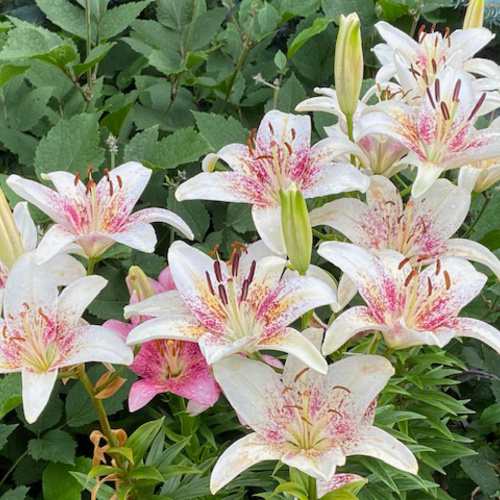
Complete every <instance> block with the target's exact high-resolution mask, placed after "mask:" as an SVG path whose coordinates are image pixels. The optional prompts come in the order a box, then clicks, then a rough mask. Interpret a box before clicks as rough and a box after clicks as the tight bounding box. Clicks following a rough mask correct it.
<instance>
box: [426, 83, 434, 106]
mask: <svg viewBox="0 0 500 500" xmlns="http://www.w3.org/2000/svg"><path fill="white" fill-rule="evenodd" d="M425 91H426V93H427V97H428V98H429V102H430V103H431V106H432V107H433V108H434V109H436V104H435V103H434V98H433V97H432V93H431V89H430V88H429V87H427V88H426V89H425Z"/></svg>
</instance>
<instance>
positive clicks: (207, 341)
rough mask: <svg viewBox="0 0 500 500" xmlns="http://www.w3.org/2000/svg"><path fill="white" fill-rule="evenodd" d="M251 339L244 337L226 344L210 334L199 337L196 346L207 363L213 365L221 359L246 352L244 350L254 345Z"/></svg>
mask: <svg viewBox="0 0 500 500" xmlns="http://www.w3.org/2000/svg"><path fill="white" fill-rule="evenodd" d="M254 342H255V341H254V339H252V338H251V337H244V338H242V339H238V340H236V341H234V342H228V341H226V340H225V339H224V338H222V337H219V336H217V335H214V334H212V333H205V334H204V335H202V336H201V337H200V340H199V341H198V344H199V345H200V349H201V352H202V354H203V356H204V357H205V359H206V360H207V363H208V364H209V365H213V364H214V363H217V362H218V361H220V360H221V359H223V358H225V357H227V356H230V355H231V354H236V353H238V352H244V351H246V348H247V347H248V346H250V345H252V344H253V343H254Z"/></svg>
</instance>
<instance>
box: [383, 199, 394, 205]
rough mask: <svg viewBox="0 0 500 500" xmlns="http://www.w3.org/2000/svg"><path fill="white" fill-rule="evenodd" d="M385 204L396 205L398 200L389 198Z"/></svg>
mask: <svg viewBox="0 0 500 500" xmlns="http://www.w3.org/2000/svg"><path fill="white" fill-rule="evenodd" d="M384 205H393V206H394V205H396V202H395V201H392V200H387V201H386V202H385V203H384Z"/></svg>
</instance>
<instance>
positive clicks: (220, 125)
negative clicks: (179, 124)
mask: <svg viewBox="0 0 500 500" xmlns="http://www.w3.org/2000/svg"><path fill="white" fill-rule="evenodd" d="M193 115H194V119H195V120H196V126H197V127H198V130H199V131H200V134H201V135H202V136H203V137H204V138H205V139H206V140H207V141H208V143H209V144H210V146H212V148H213V150H214V151H218V150H219V149H221V148H222V147H223V146H226V145H228V144H233V143H239V144H245V143H246V141H247V139H248V136H249V134H250V132H249V131H248V130H247V129H246V128H245V127H244V126H243V125H242V124H241V123H240V122H239V121H237V120H235V119H234V118H233V117H232V116H228V117H224V116H222V115H216V114H214V113H200V112H199V111H193Z"/></svg>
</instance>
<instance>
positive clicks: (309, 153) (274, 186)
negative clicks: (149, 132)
mask: <svg viewBox="0 0 500 500" xmlns="http://www.w3.org/2000/svg"><path fill="white" fill-rule="evenodd" d="M310 141H311V122H310V118H309V117H308V116H297V115H292V114H286V113H282V112H281V111H270V112H268V113H267V114H266V115H265V116H264V118H263V120H262V122H261V123H260V126H259V130H258V132H257V134H256V135H254V134H253V133H252V135H251V137H250V139H249V141H248V146H244V145H242V144H230V145H228V146H225V147H224V148H222V149H221V150H220V151H219V152H218V153H217V154H216V155H214V154H210V155H209V156H208V157H207V158H206V159H205V161H204V163H203V169H204V170H205V171H204V172H202V173H200V174H198V175H196V176H194V177H192V178H191V179H188V180H187V181H186V182H184V183H183V184H181V185H180V186H179V188H178V189H177V191H176V193H175V196H176V198H177V199H178V200H179V201H182V200H196V199H201V200H215V201H229V202H242V203H250V204H252V205H253V210H252V215H253V219H254V222H255V226H256V228H257V231H258V232H259V235H260V237H261V238H262V239H263V240H264V242H265V243H266V244H267V246H269V248H271V249H272V250H274V251H275V252H276V253H283V252H284V248H285V244H284V240H283V234H282V229H281V213H280V205H281V202H280V196H279V192H280V189H287V188H288V187H289V186H290V185H291V184H292V183H297V184H298V186H299V189H300V190H301V191H302V193H303V195H304V197H306V198H312V197H317V196H325V195H328V194H338V193H341V192H346V191H361V192H364V191H365V190H366V189H367V188H368V184H369V180H368V178H367V177H366V176H365V175H364V174H362V173H361V172H360V171H359V170H358V169H356V168H355V167H353V166H352V165H349V164H342V163H336V161H337V156H338V155H342V154H345V152H346V151H348V150H349V151H350V149H351V147H350V146H349V147H348V148H347V149H346V146H345V144H337V142H336V141H332V140H330V139H324V140H322V141H320V142H318V143H317V144H316V145H314V146H313V147H311V145H310ZM218 159H221V160H222V161H223V162H225V163H226V164H227V165H228V166H229V167H230V169H231V170H229V171H225V172H212V170H213V168H214V166H215V163H216V162H217V160H218Z"/></svg>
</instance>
